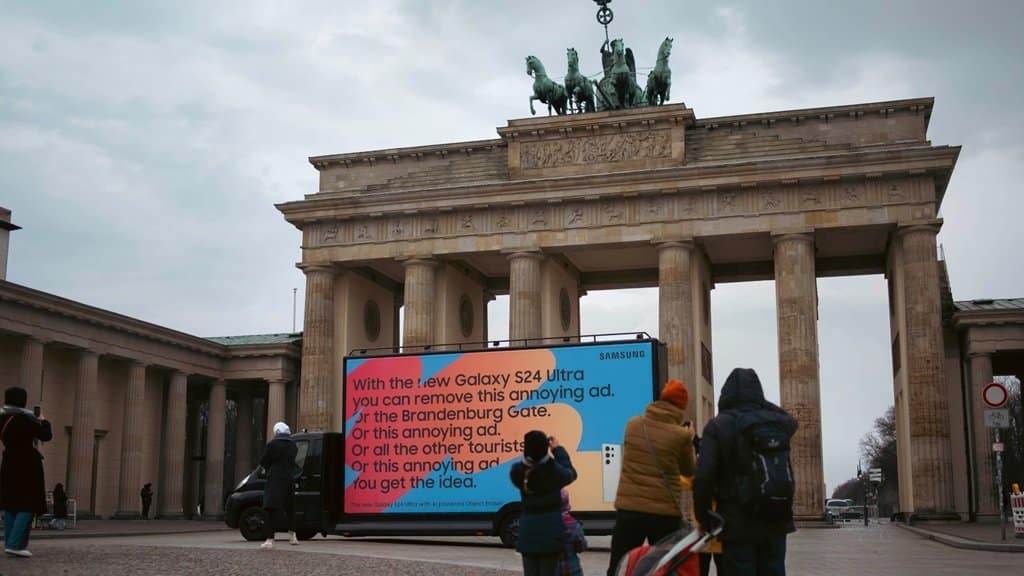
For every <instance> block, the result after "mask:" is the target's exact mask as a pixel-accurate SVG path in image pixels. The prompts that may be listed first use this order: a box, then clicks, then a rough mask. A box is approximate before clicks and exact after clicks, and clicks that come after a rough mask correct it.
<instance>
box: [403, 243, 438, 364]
mask: <svg viewBox="0 0 1024 576" xmlns="http://www.w3.org/2000/svg"><path fill="white" fill-rule="evenodd" d="M404 264H405V290H404V293H405V329H404V334H403V336H404V337H403V339H402V345H403V346H404V347H407V348H408V347H410V346H426V345H430V344H439V342H435V341H434V308H435V307H436V306H437V302H435V301H434V272H435V269H436V268H437V262H435V261H433V260H429V259H425V258H411V259H409V260H406V261H405V262H404Z"/></svg>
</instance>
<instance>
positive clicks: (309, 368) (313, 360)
mask: <svg viewBox="0 0 1024 576" xmlns="http://www.w3.org/2000/svg"><path fill="white" fill-rule="evenodd" d="M302 270H303V271H304V272H305V273H306V312H305V323H304V325H303V335H302V386H301V387H300V388H299V421H298V423H297V424H296V425H295V428H297V429H302V428H306V429H308V430H310V431H328V430H330V428H331V412H332V411H333V410H335V406H334V380H335V375H334V276H335V270H334V267H333V266H331V265H329V264H317V265H303V266H302ZM283 396H284V395H283V391H282V398H281V417H283V415H284V397H283ZM268 418H269V416H268ZM270 425H271V426H273V422H271V423H270Z"/></svg>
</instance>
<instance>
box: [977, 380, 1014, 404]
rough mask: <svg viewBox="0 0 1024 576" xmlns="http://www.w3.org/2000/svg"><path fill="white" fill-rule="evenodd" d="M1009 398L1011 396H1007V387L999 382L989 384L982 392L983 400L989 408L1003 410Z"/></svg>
mask: <svg viewBox="0 0 1024 576" xmlns="http://www.w3.org/2000/svg"><path fill="white" fill-rule="evenodd" d="M1009 397H1010V395H1009V394H1007V392H1006V387H1005V386H1003V385H1002V384H1000V383H999V382H992V383H991V384H987V385H986V386H985V389H984V390H982V391H981V399H982V400H984V401H985V404H987V405H988V407H989V408H1002V407H1003V405H1004V404H1006V400H1007V399H1008V398H1009Z"/></svg>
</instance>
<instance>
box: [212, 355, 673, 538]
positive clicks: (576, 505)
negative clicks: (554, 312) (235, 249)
mask: <svg viewBox="0 0 1024 576" xmlns="http://www.w3.org/2000/svg"><path fill="white" fill-rule="evenodd" d="M342 369H343V370H344V399H343V406H340V408H341V409H342V410H344V429H343V430H342V432H341V433H340V434H339V433H333V432H332V433H307V434H296V435H295V436H294V438H295V440H296V442H297V443H300V444H301V443H303V442H308V443H309V445H308V448H302V447H300V456H302V457H303V461H302V462H299V465H300V468H302V469H303V474H302V477H301V478H299V479H298V480H297V485H298V487H299V489H298V491H297V493H296V497H297V499H296V519H297V520H296V521H297V522H298V523H299V525H300V526H299V530H297V532H298V533H299V534H300V537H301V536H303V535H305V536H307V537H308V536H310V535H312V534H316V533H318V532H320V533H324V534H341V535H346V536H365V535H415V534H445V535H458V534H470V535H472V534H482V535H496V536H500V537H501V538H502V541H503V542H504V543H505V544H507V545H511V544H512V543H513V542H514V539H515V531H516V527H517V525H518V516H519V493H518V491H517V490H516V489H515V488H514V487H513V486H512V483H511V482H510V481H509V471H510V469H511V467H512V464H513V463H514V462H516V461H517V460H518V459H519V458H521V457H522V450H523V443H522V441H523V435H524V434H525V433H526V432H528V431H530V430H543V431H545V432H546V433H548V434H549V435H551V436H555V437H556V438H558V440H559V442H560V443H561V444H562V446H564V447H565V448H566V450H567V451H568V452H569V456H570V457H571V458H572V462H573V465H574V466H575V467H576V470H577V472H578V474H579V477H578V479H577V480H576V482H574V483H573V484H571V485H570V486H569V487H568V490H569V495H570V499H571V502H572V506H573V511H574V514H575V515H577V516H578V517H579V518H580V519H581V520H583V521H584V522H586V526H587V533H588V534H600V533H609V531H610V529H611V527H612V523H613V519H614V508H613V504H614V500H615V490H616V488H617V486H618V477H619V468H620V460H619V458H620V453H621V446H620V443H621V442H622V434H623V431H624V430H625V426H626V421H627V420H629V418H631V417H632V416H634V415H636V414H640V413H641V412H643V410H644V408H645V407H646V406H647V404H648V403H649V402H650V401H651V400H652V399H653V398H654V397H655V394H656V393H657V391H658V390H659V388H660V384H661V383H662V382H664V380H665V376H664V374H665V354H664V352H663V346H662V345H661V344H660V343H659V342H658V341H657V340H652V339H643V340H636V339H634V340H624V341H614V342H609V341H602V342H592V343H582V344H564V345H558V346H549V347H535V348H494V349H488V350H479V351H463V352H436V353H425V354H396V355H389V356H349V357H346V358H345V359H344V362H343V365H342ZM261 498H262V483H261V481H260V478H259V471H258V470H257V471H256V472H254V473H253V474H251V475H250V476H249V477H247V478H246V480H244V481H243V482H242V483H241V484H240V485H239V487H238V488H236V490H235V491H234V492H233V493H232V494H231V495H230V496H229V498H228V502H227V504H226V507H225V510H226V514H225V521H226V522H227V523H228V525H229V526H232V527H238V528H240V529H241V530H242V533H243V535H245V536H246V537H247V538H249V537H250V536H251V537H253V538H259V537H260V529H261V526H262V522H265V521H266V519H265V518H263V517H261V514H262V510H261V509H260V508H259V506H258V504H259V502H260V500H261Z"/></svg>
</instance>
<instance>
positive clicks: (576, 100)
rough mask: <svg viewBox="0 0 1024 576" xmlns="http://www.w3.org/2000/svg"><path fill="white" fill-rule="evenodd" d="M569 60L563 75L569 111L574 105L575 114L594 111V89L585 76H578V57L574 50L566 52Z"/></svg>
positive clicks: (570, 49)
mask: <svg viewBox="0 0 1024 576" xmlns="http://www.w3.org/2000/svg"><path fill="white" fill-rule="evenodd" d="M566 54H567V55H568V58H569V72H568V73H567V74H566V75H565V91H566V93H567V94H568V95H569V110H570V111H572V110H573V109H574V105H575V111H576V113H577V114H579V113H581V112H593V111H594V87H593V86H592V85H591V84H590V80H588V79H587V77H586V76H584V75H583V74H580V57H579V55H578V54H576V49H575V48H569V49H568V50H566Z"/></svg>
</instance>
